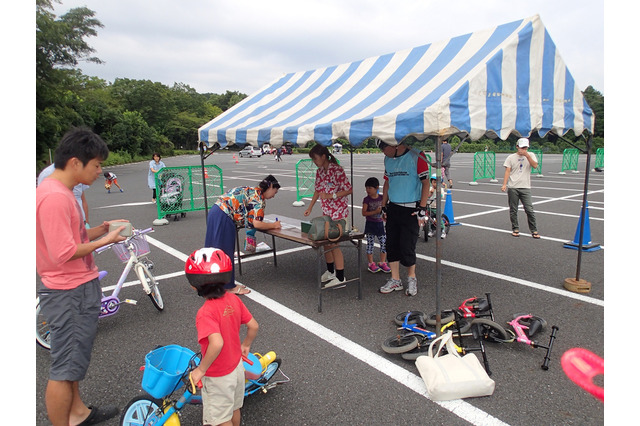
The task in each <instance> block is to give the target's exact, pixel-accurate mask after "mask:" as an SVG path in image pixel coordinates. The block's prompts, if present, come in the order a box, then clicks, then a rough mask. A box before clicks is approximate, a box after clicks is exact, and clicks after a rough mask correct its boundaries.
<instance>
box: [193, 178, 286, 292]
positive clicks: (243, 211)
mask: <svg viewBox="0 0 640 426" xmlns="http://www.w3.org/2000/svg"><path fill="white" fill-rule="evenodd" d="M279 189H280V184H279V183H278V180H277V179H276V178H275V177H273V175H268V176H267V177H266V178H264V179H262V181H260V182H259V183H258V185H257V186H239V187H236V188H232V189H230V190H228V191H227V192H225V193H224V194H222V195H221V196H220V197H219V198H218V200H217V201H216V203H215V204H214V205H213V206H212V207H211V209H210V210H209V214H208V216H207V231H206V234H205V239H204V246H205V247H215V248H219V249H221V250H222V251H224V252H225V253H226V254H227V256H229V258H231V259H233V257H234V253H235V251H236V226H238V227H244V228H245V229H246V230H247V231H249V232H250V231H251V229H253V228H255V229H257V230H267V229H280V228H281V227H282V224H281V223H280V221H275V222H271V223H269V222H264V221H263V219H264V210H265V208H266V206H267V203H266V201H267V200H270V199H272V198H273V197H275V196H276V194H277V193H278V190H279ZM225 288H226V289H227V290H228V291H230V292H233V293H236V294H248V293H250V292H251V290H249V289H248V288H246V287H245V286H243V285H236V282H235V268H234V269H233V270H232V272H231V276H230V278H229V281H228V282H227V284H226V286H225Z"/></svg>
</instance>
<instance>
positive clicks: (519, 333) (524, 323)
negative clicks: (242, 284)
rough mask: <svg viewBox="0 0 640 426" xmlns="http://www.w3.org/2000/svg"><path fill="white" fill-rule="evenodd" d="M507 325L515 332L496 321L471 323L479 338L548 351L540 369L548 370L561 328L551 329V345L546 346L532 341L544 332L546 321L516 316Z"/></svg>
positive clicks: (479, 319) (486, 320) (484, 319)
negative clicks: (554, 343)
mask: <svg viewBox="0 0 640 426" xmlns="http://www.w3.org/2000/svg"><path fill="white" fill-rule="evenodd" d="M507 324H509V325H510V326H511V327H512V328H513V330H514V331H511V330H507V329H505V328H504V327H502V326H501V325H500V324H498V323H496V322H495V321H492V320H489V319H486V318H476V319H474V320H473V321H472V322H471V332H472V333H474V334H475V335H476V336H477V337H478V338H482V339H484V340H487V341H490V342H498V343H511V342H514V341H515V342H520V343H524V344H526V345H529V346H531V347H532V348H542V349H546V350H547V352H546V354H545V356H544V362H543V363H542V365H541V367H540V368H542V369H543V370H548V369H549V362H550V361H551V350H552V349H553V342H554V341H555V339H556V333H557V332H558V330H559V328H558V327H557V326H555V325H554V326H552V327H551V335H550V336H549V344H548V345H546V346H545V345H543V344H541V343H538V342H537V341H535V340H532V339H533V337H534V336H535V335H536V334H537V333H538V332H540V331H543V330H544V329H545V327H546V326H547V322H546V321H545V320H544V319H542V318H540V317H538V316H534V315H531V314H516V315H514V316H513V319H512V320H511V321H509V322H508V323H507ZM525 331H526V332H525Z"/></svg>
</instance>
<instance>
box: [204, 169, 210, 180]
mask: <svg viewBox="0 0 640 426" xmlns="http://www.w3.org/2000/svg"><path fill="white" fill-rule="evenodd" d="M204 178H205V179H209V173H207V169H204Z"/></svg>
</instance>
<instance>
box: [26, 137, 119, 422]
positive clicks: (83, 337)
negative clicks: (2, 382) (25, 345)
mask: <svg viewBox="0 0 640 426" xmlns="http://www.w3.org/2000/svg"><path fill="white" fill-rule="evenodd" d="M108 155H109V150H108V148H107V145H106V143H105V142H104V141H103V140H102V139H101V138H100V137H99V136H98V135H96V134H95V133H93V132H92V131H91V130H89V129H82V128H76V129H72V130H70V131H69V132H67V134H65V135H64V136H63V138H62V139H61V140H60V143H59V145H58V148H57V149H56V152H55V162H54V163H55V170H54V171H53V173H51V175H50V176H49V177H48V178H46V179H44V180H43V181H42V183H41V184H40V185H39V186H38V188H37V189H36V269H37V272H38V275H39V276H40V279H41V281H42V283H41V285H40V286H39V289H38V295H39V298H40V306H41V310H42V313H43V315H44V316H45V318H46V320H47V322H48V324H49V326H50V329H51V368H50V371H49V382H48V383H47V390H46V394H45V402H46V406H47V414H48V416H49V420H51V423H52V424H53V425H54V426H57V425H64V426H68V425H69V424H83V425H88V424H95V423H98V422H101V421H104V420H107V419H109V418H111V417H113V416H115V415H117V414H118V409H117V408H116V407H113V406H111V407H103V408H99V407H87V406H86V405H85V404H84V402H83V401H82V399H81V398H80V393H79V382H80V380H82V379H84V376H85V374H86V372H87V369H88V367H89V360H90V358H91V350H92V348H93V340H94V338H95V335H96V332H97V329H98V315H99V313H100V301H101V298H102V289H101V287H100V283H99V281H98V268H97V267H96V265H95V263H94V261H93V255H92V252H93V251H94V250H95V249H97V248H98V247H102V246H105V245H107V244H111V243H116V242H120V241H122V240H124V239H125V238H124V237H122V236H120V234H119V233H120V231H121V230H122V229H123V228H124V226H122V227H120V228H118V229H117V230H114V231H112V232H108V231H109V223H110V222H103V223H102V224H101V225H98V226H96V227H94V228H90V229H86V228H85V226H84V221H83V216H82V211H81V210H80V206H79V205H78V203H77V201H76V199H75V196H74V195H73V187H74V186H76V185H78V184H80V183H83V184H85V185H91V184H92V183H93V182H94V181H95V180H96V179H97V178H98V176H100V175H101V173H102V167H101V164H102V162H103V161H104V160H105V159H106V158H107V156H108Z"/></svg>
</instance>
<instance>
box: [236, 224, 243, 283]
mask: <svg viewBox="0 0 640 426" xmlns="http://www.w3.org/2000/svg"><path fill="white" fill-rule="evenodd" d="M236 253H237V254H238V272H239V273H240V275H242V258H241V256H240V231H239V230H238V228H236Z"/></svg>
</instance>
